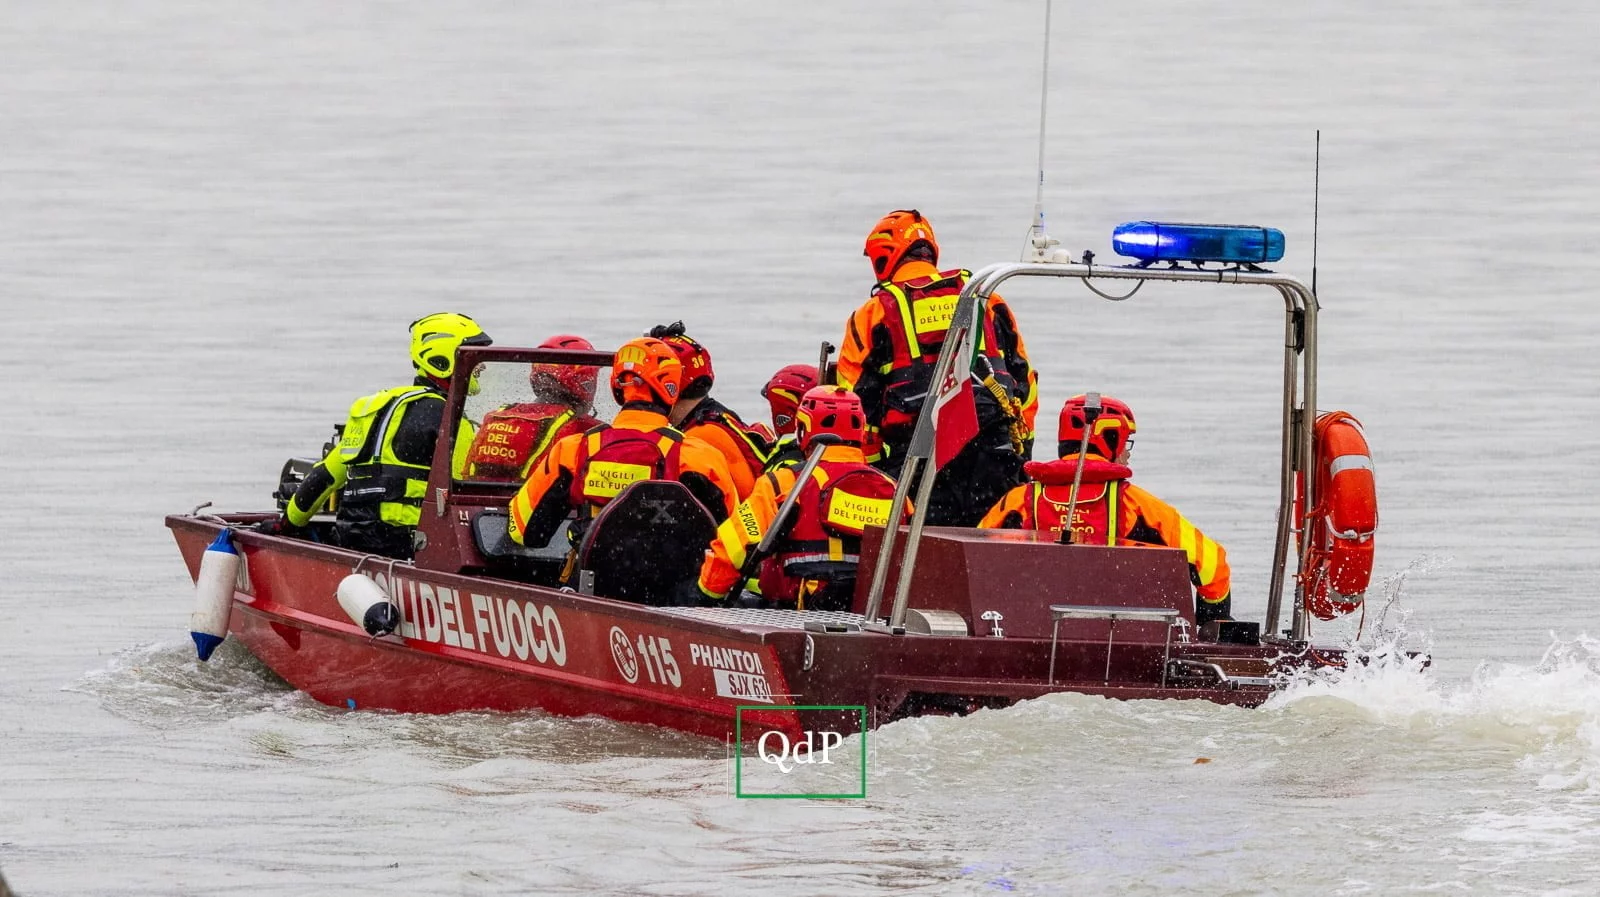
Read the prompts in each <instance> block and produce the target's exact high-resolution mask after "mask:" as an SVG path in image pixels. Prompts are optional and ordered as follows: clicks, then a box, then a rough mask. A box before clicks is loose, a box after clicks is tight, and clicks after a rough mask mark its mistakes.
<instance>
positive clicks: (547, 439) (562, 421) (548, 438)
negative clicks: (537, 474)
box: [522, 408, 578, 479]
mask: <svg viewBox="0 0 1600 897" xmlns="http://www.w3.org/2000/svg"><path fill="white" fill-rule="evenodd" d="M577 416H578V415H577V412H575V411H573V410H572V409H570V408H568V409H567V410H566V411H563V412H561V413H560V414H558V415H556V419H555V420H553V421H551V422H550V426H549V427H547V428H545V431H544V436H543V437H541V438H540V439H539V444H538V445H536V446H534V447H533V452H532V453H531V454H529V455H528V461H527V463H526V464H523V465H522V478H523V479H527V478H528V474H530V473H532V472H533V462H535V461H537V460H539V459H540V458H542V457H544V452H545V449H547V448H549V447H550V443H552V442H554V441H555V438H556V434H557V433H559V432H561V428H562V427H565V426H566V425H567V421H569V420H572V419H573V418H574V417H577Z"/></svg>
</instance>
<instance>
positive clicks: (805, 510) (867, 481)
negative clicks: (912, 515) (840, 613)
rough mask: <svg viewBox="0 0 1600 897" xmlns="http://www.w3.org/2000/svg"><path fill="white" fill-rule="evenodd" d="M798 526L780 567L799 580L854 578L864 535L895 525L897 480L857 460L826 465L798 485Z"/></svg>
mask: <svg viewBox="0 0 1600 897" xmlns="http://www.w3.org/2000/svg"><path fill="white" fill-rule="evenodd" d="M798 488H799V489H800V497H799V498H798V499H796V501H795V505H794V523H793V524H791V525H790V527H789V530H788V532H787V533H786V534H785V536H784V538H783V539H782V541H781V542H780V543H779V548H778V551H777V558H778V563H779V564H780V565H781V566H782V568H783V572H784V573H785V574H786V575H788V576H792V577H798V578H837V577H844V576H854V575H855V572H856V565H858V564H859V563H860V562H861V534H862V532H863V531H864V530H865V529H866V528H867V527H869V526H884V525H886V524H887V523H888V522H889V510H890V505H891V504H892V503H893V499H894V480H893V479H892V478H891V477H889V476H888V475H887V474H885V473H883V472H881V471H879V470H877V469H876V468H874V467H872V466H870V465H867V464H861V463H858V462H855V461H820V462H818V463H817V466H816V468H814V469H813V470H812V472H811V478H810V479H809V480H807V481H806V482H805V483H804V484H802V485H800V486H799V487H798Z"/></svg>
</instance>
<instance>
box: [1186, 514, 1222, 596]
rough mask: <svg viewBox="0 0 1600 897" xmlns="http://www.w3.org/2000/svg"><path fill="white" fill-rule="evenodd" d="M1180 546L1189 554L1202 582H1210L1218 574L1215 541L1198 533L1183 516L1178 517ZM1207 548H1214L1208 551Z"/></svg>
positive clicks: (1190, 561)
mask: <svg viewBox="0 0 1600 897" xmlns="http://www.w3.org/2000/svg"><path fill="white" fill-rule="evenodd" d="M1178 547H1179V548H1182V549H1183V553H1184V554H1185V555H1187V556H1188V558H1189V563H1190V564H1191V565H1192V566H1193V567H1194V568H1195V572H1196V574H1197V575H1198V576H1199V578H1200V584H1201V585H1208V584H1210V582H1211V580H1212V578H1213V577H1215V576H1216V575H1217V553H1216V550H1215V548H1214V543H1212V542H1211V540H1210V539H1207V538H1206V537H1205V536H1202V535H1200V534H1199V533H1197V532H1196V531H1195V528H1194V524H1192V523H1190V522H1189V521H1188V520H1187V519H1185V518H1183V517H1179V518H1178ZM1207 548H1211V549H1212V550H1211V551H1207V550H1206V549H1207Z"/></svg>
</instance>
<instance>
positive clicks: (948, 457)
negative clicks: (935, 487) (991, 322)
mask: <svg viewBox="0 0 1600 897" xmlns="http://www.w3.org/2000/svg"><path fill="white" fill-rule="evenodd" d="M982 320H983V304H982V303H980V302H978V301H977V299H976V297H974V296H963V297H962V299H961V304H960V305H958V306H956V310H955V314H954V315H953V316H952V317H951V320H950V330H949V332H948V333H946V334H945V339H944V349H943V351H941V352H940V353H939V364H938V365H937V366H936V367H935V368H934V370H933V377H934V380H933V382H934V388H933V390H932V395H931V396H930V398H932V399H933V408H932V411H933V414H932V421H933V452H932V460H933V469H934V470H935V471H937V470H938V469H939V468H941V467H944V466H945V465H946V464H949V463H950V462H951V461H952V460H954V459H955V457H956V455H958V454H960V453H961V449H962V448H964V447H965V446H966V444H967V443H969V442H971V441H972V439H973V437H975V436H977V435H978V405H977V402H976V400H975V399H974V398H973V389H974V387H975V385H976V384H975V383H974V382H973V379H972V366H973V363H974V362H975V361H976V360H977V354H978V328H979V326H980V325H981V323H982ZM924 417H925V418H926V417H927V416H926V415H925V416H924Z"/></svg>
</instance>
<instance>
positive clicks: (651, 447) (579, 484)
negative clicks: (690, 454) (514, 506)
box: [568, 424, 683, 517]
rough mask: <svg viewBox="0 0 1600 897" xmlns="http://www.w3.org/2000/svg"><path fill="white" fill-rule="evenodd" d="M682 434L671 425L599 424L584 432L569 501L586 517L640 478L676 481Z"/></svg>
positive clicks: (575, 463)
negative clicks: (646, 427)
mask: <svg viewBox="0 0 1600 897" xmlns="http://www.w3.org/2000/svg"><path fill="white" fill-rule="evenodd" d="M682 452H683V434H682V433H680V432H678V431H677V430H674V429H673V428H671V427H660V428H658V429H655V430H629V429H625V428H622V427H611V426H606V425H603V424H602V425H601V426H598V427H595V428H594V429H592V430H590V431H589V432H587V433H585V434H583V441H582V442H581V443H579V445H578V454H577V457H576V458H575V459H574V463H573V477H572V487H571V492H570V493H568V495H569V497H570V499H571V501H572V504H573V505H574V506H575V507H579V508H588V514H589V516H591V517H592V516H594V515H596V514H598V513H600V509H601V508H602V507H605V505H606V504H607V503H608V502H610V501H611V500H612V499H613V498H616V497H617V496H618V495H619V494H621V492H622V490H624V489H626V488H628V487H629V486H632V485H633V484H634V483H638V482H641V481H643V480H676V479H677V478H678V457H679V455H681V454H682Z"/></svg>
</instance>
